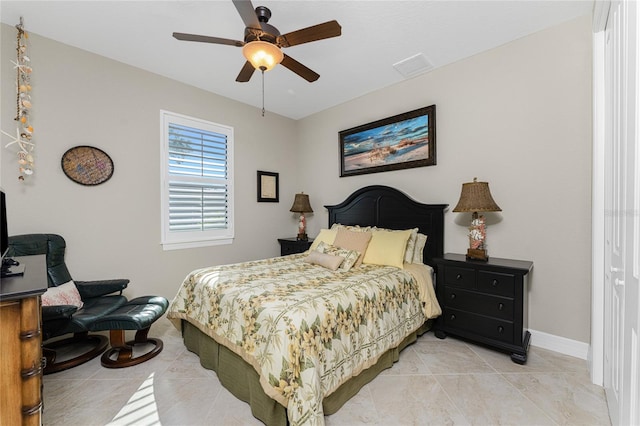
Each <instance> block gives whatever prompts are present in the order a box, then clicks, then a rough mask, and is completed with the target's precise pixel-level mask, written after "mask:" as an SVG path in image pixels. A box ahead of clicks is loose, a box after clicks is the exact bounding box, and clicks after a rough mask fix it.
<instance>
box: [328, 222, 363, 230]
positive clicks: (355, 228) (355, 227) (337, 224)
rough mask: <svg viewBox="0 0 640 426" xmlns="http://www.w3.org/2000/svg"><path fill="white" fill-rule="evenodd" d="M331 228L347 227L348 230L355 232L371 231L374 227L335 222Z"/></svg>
mask: <svg viewBox="0 0 640 426" xmlns="http://www.w3.org/2000/svg"><path fill="white" fill-rule="evenodd" d="M331 229H346V230H347V231H353V232H369V231H371V229H372V228H371V227H370V226H360V225H343V224H341V223H334V224H333V225H331Z"/></svg>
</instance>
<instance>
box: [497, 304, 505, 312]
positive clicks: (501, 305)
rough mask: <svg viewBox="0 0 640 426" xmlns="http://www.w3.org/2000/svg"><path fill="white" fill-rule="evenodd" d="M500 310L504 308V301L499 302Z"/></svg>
mask: <svg viewBox="0 0 640 426" xmlns="http://www.w3.org/2000/svg"><path fill="white" fill-rule="evenodd" d="M498 310H499V311H502V310H504V303H498Z"/></svg>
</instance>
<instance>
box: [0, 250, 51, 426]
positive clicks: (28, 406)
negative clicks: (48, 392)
mask: <svg viewBox="0 0 640 426" xmlns="http://www.w3.org/2000/svg"><path fill="white" fill-rule="evenodd" d="M14 259H15V260H17V261H18V262H20V263H21V264H24V265H25V271H24V275H22V276H15V277H9V278H2V279H1V280H0V348H1V349H2V356H0V393H1V394H2V396H1V397H0V425H1V426H4V425H7V426H9V425H10V426H13V425H20V424H22V425H40V424H42V368H43V366H42V334H41V315H40V312H41V308H40V295H41V294H42V293H44V292H45V291H46V290H47V267H46V256H45V255H38V256H23V257H15V258H14Z"/></svg>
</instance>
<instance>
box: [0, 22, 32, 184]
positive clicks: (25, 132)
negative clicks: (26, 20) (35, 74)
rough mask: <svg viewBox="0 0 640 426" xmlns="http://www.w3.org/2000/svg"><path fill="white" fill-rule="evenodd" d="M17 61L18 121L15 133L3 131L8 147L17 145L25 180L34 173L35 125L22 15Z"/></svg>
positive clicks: (21, 176) (21, 170)
mask: <svg viewBox="0 0 640 426" xmlns="http://www.w3.org/2000/svg"><path fill="white" fill-rule="evenodd" d="M16 30H17V36H16V38H17V42H16V61H15V62H14V61H11V63H12V64H13V65H14V67H13V68H14V69H15V70H16V111H17V112H16V117H15V119H14V120H16V121H17V126H16V133H15V135H12V134H9V133H7V132H4V131H2V133H3V134H4V135H6V136H8V137H10V138H11V139H12V140H11V142H9V143H8V144H6V145H5V148H8V147H10V146H12V145H15V146H16V147H17V150H18V152H17V157H18V170H19V175H18V179H19V180H20V181H24V180H25V178H26V177H28V176H31V175H32V174H33V166H34V160H33V150H34V148H35V144H34V143H33V139H32V136H33V126H31V107H32V104H31V72H32V71H33V70H32V68H31V65H30V63H31V59H29V56H28V55H27V39H28V38H29V35H28V34H27V32H26V31H25V30H24V24H23V21H22V17H20V23H19V24H18V25H16Z"/></svg>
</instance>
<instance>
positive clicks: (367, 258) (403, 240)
mask: <svg viewBox="0 0 640 426" xmlns="http://www.w3.org/2000/svg"><path fill="white" fill-rule="evenodd" d="M409 235H411V230H406V231H373V236H372V238H371V242H370V243H369V246H368V247H367V251H366V253H365V254H364V259H363V260H362V263H370V264H373V265H388V266H395V267H397V268H400V269H402V268H403V266H402V263H403V261H404V252H405V249H406V247H407V240H408V239H409Z"/></svg>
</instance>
